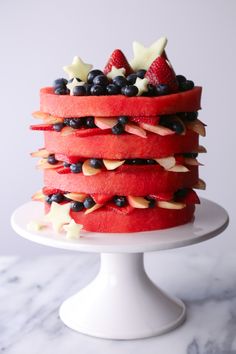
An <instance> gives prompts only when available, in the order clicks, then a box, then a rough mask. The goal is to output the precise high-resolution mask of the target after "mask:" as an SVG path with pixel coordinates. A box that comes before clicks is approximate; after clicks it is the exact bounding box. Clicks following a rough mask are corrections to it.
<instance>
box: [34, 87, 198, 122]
mask: <svg viewBox="0 0 236 354" xmlns="http://www.w3.org/2000/svg"><path fill="white" fill-rule="evenodd" d="M201 91H202V88H201V87H194V88H193V89H192V90H188V91H185V92H179V93H176V94H172V95H166V96H159V97H125V96H123V95H117V96H112V97H111V96H70V95H56V94H55V93H54V89H53V88H52V87H46V88H43V89H41V91H40V107H41V111H42V112H47V113H50V114H51V115H54V116H57V117H63V118H70V117H85V116H95V117H115V116H120V115H121V114H122V115H127V116H157V115H162V114H173V113H174V114H176V112H193V111H197V110H198V109H200V99H201Z"/></svg>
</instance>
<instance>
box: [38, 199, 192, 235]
mask: <svg viewBox="0 0 236 354" xmlns="http://www.w3.org/2000/svg"><path fill="white" fill-rule="evenodd" d="M49 208H50V205H48V204H45V209H46V212H48V211H49ZM194 210H195V206H194V205H187V206H186V207H185V208H184V209H181V210H171V209H162V208H153V209H151V208H150V209H134V210H133V211H132V213H130V214H128V215H122V214H118V213H114V212H113V211H112V210H109V209H107V208H102V209H98V210H96V211H95V212H93V213H91V214H87V215H86V214H85V213H84V212H83V211H81V212H71V217H72V218H73V219H74V220H75V222H77V223H78V224H82V225H83V226H84V229H85V230H87V231H94V232H117V233H121V232H123V233H125V232H138V231H150V230H159V229H166V228H169V227H174V226H178V225H182V224H185V223H187V222H189V221H191V219H192V218H193V213H194Z"/></svg>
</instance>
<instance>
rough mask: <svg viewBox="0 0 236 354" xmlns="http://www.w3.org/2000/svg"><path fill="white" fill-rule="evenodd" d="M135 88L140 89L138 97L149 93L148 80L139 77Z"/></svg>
mask: <svg viewBox="0 0 236 354" xmlns="http://www.w3.org/2000/svg"><path fill="white" fill-rule="evenodd" d="M134 86H136V87H137V88H138V94H137V96H141V95H142V94H143V93H144V92H148V79H146V78H144V79H140V78H139V77H137V79H136V81H135V84H134Z"/></svg>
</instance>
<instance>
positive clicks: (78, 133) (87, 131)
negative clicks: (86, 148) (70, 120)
mask: <svg viewBox="0 0 236 354" xmlns="http://www.w3.org/2000/svg"><path fill="white" fill-rule="evenodd" d="M110 133H111V129H100V128H93V129H77V130H76V131H75V136H79V137H81V138H82V137H85V136H94V135H101V134H110Z"/></svg>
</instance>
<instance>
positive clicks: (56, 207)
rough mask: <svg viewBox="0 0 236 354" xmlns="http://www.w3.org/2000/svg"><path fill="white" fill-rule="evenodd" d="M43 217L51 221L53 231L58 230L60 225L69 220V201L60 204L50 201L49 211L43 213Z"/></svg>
mask: <svg viewBox="0 0 236 354" xmlns="http://www.w3.org/2000/svg"><path fill="white" fill-rule="evenodd" d="M44 219H45V221H49V222H51V224H52V227H53V230H54V231H56V232H60V230H61V227H62V226H63V225H64V224H68V223H69V222H70V221H71V216H70V203H66V204H62V205H61V204H58V203H55V202H52V204H51V208H50V211H49V213H48V214H47V215H45V217H44Z"/></svg>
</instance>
